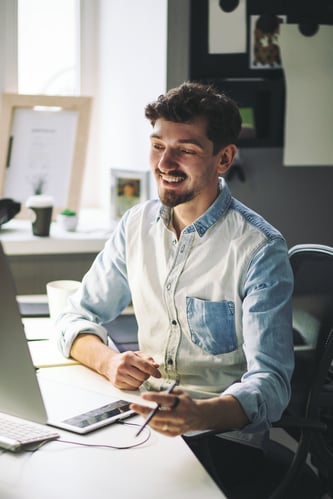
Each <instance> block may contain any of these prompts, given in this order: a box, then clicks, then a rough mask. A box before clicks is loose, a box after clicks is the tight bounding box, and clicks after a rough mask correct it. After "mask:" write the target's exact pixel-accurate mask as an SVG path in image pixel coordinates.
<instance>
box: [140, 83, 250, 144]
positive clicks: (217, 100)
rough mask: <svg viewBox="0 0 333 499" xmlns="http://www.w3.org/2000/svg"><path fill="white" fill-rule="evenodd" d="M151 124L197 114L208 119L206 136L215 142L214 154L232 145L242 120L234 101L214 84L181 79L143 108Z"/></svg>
mask: <svg viewBox="0 0 333 499" xmlns="http://www.w3.org/2000/svg"><path fill="white" fill-rule="evenodd" d="M145 116H146V118H147V119H148V120H150V122H151V124H152V126H154V124H155V122H156V121H157V120H158V119H160V118H162V119H164V120H167V121H173V122H176V123H191V122H192V121H194V119H196V118H198V117H203V118H205V119H206V121H207V137H208V138H209V140H211V141H212V142H213V144H214V154H216V153H217V152H218V151H219V150H220V149H221V148H222V147H225V146H227V145H229V144H235V143H236V141H237V138H238V135H239V133H240V130H241V125H242V119H241V116H240V112H239V108H238V106H237V104H236V103H235V102H234V101H233V100H232V99H230V98H229V97H228V96H226V95H225V94H224V93H223V92H220V91H218V90H217V89H216V88H215V87H214V86H213V85H206V84H203V83H195V82H184V83H182V84H181V85H180V86H179V87H176V88H172V89H171V90H169V91H168V92H167V93H166V94H163V95H160V96H159V97H158V99H157V100H156V101H154V102H151V103H150V104H147V106H146V108H145Z"/></svg>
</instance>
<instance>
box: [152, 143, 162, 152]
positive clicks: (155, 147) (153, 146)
mask: <svg viewBox="0 0 333 499" xmlns="http://www.w3.org/2000/svg"><path fill="white" fill-rule="evenodd" d="M152 148H153V149H156V150H157V151H160V150H162V149H163V146H162V145H161V144H152Z"/></svg>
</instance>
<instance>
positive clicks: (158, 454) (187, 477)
mask: <svg viewBox="0 0 333 499" xmlns="http://www.w3.org/2000/svg"><path fill="white" fill-rule="evenodd" d="M39 376H40V377H43V378H44V379H48V378H49V379H50V378H51V379H52V380H55V381H56V380H58V381H59V380H60V381H61V380H63V381H64V382H65V383H68V384H73V385H77V386H84V387H85V388H88V389H89V388H91V389H93V390H94V391H96V392H99V393H113V394H116V393H117V394H118V393H121V394H122V397H123V398H125V394H124V392H120V391H119V390H117V389H115V388H114V387H112V385H111V384H110V383H108V382H107V381H106V380H104V379H103V378H102V377H100V376H98V375H97V374H95V373H93V372H92V371H90V370H89V369H86V368H84V367H83V366H67V367H57V368H50V369H41V370H40V372H39ZM131 396H132V398H135V397H136V395H135V394H133V393H132V395H131ZM126 397H127V393H126ZM129 422H137V423H141V422H142V419H141V418H139V417H138V416H137V417H135V418H132V419H130V420H129ZM132 431H133V427H130V426H127V425H111V426H108V427H107V428H104V429H101V430H98V431H96V432H93V433H91V434H89V435H85V436H78V435H74V434H72V433H69V432H66V431H59V433H60V435H61V439H63V440H65V439H66V440H71V441H73V442H81V443H82V442H83V443H88V444H99V445H101V444H104V445H114V444H116V445H121V442H122V441H123V440H125V441H126V440H128V438H129V432H132ZM130 438H132V436H130ZM0 497H1V498H2V499H45V498H47V499H59V498H64V499H91V498H92V497H96V498H98V499H110V497H113V498H115V499H129V498H131V497H135V498H139V499H141V498H142V499H158V498H161V499H166V498H172V499H187V498H188V499H190V498H191V499H202V498H207V499H214V498H216V499H217V498H219V499H221V497H222V498H223V497H225V496H224V494H223V493H222V492H221V491H220V489H218V487H217V486H216V485H215V483H214V482H213V480H212V479H211V478H210V477H209V475H208V474H207V473H206V471H205V470H204V468H203V467H202V466H201V464H200V463H199V461H198V460H197V459H196V458H195V456H194V455H193V454H192V452H191V451H190V449H189V448H188V447H187V445H186V444H185V442H184V441H183V440H182V438H181V437H176V438H171V437H166V436H163V435H160V434H158V433H156V432H153V431H152V433H151V437H150V439H149V440H148V441H147V442H146V443H145V444H143V445H142V446H139V447H136V448H132V449H127V450H116V449H110V448H106V447H81V446H79V445H75V443H62V442H59V441H54V442H50V443H48V444H46V445H45V446H43V447H41V448H40V449H39V450H38V451H36V452H34V453H19V454H14V453H11V452H1V451H0Z"/></svg>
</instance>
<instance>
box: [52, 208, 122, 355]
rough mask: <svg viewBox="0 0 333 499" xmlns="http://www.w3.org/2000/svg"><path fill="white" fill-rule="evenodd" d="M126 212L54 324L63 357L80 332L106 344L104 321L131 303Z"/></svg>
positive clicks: (108, 320) (107, 320)
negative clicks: (126, 244)
mask: <svg viewBox="0 0 333 499" xmlns="http://www.w3.org/2000/svg"><path fill="white" fill-rule="evenodd" d="M126 219H127V216H126V215H125V216H124V217H123V219H122V220H121V222H120V223H119V224H118V226H117V228H116V229H115V232H114V233H113V234H112V236H111V238H110V239H109V240H108V241H107V242H106V244H105V247H104V249H103V250H102V251H101V252H100V253H99V254H98V255H97V257H96V259H95V261H94V262H93V264H92V266H91V268H90V269H89V271H88V272H87V273H86V275H85V276H84V278H83V280H82V285H81V287H80V288H79V290H78V291H77V292H76V293H75V294H74V295H72V296H71V297H70V298H69V300H68V303H69V304H68V306H67V308H66V311H65V313H64V314H62V315H61V316H60V317H59V319H58V320H57V323H56V329H57V338H58V347H59V349H60V351H61V352H62V353H63V355H65V356H66V357H69V356H70V350H71V347H72V344H73V341H74V340H75V338H76V337H77V336H78V335H79V334H81V333H91V334H96V335H97V336H99V337H100V338H101V340H102V341H103V342H104V343H106V344H107V343H108V341H109V340H108V336H107V331H106V329H105V328H104V327H103V324H106V323H107V322H110V321H111V320H113V319H115V318H116V317H117V316H118V315H119V314H120V313H121V312H122V311H123V310H124V309H125V308H126V307H127V306H128V305H129V303H130V302H131V293H130V290H129V286H128V281H127V267H126V248H125V232H126Z"/></svg>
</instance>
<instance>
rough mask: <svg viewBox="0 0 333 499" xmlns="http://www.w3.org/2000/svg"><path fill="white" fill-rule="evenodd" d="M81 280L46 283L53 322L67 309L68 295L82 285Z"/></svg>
mask: <svg viewBox="0 0 333 499" xmlns="http://www.w3.org/2000/svg"><path fill="white" fill-rule="evenodd" d="M80 285H81V283H80V281H70V280H61V281H51V282H48V283H47V284H46V293H47V299H48V303H49V312H50V317H51V320H52V321H53V322H55V321H56V319H57V317H58V316H59V315H60V314H61V313H62V312H63V311H64V310H65V308H66V306H67V299H68V297H69V296H70V295H71V294H73V293H75V291H77V289H78V288H79V287H80Z"/></svg>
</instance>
